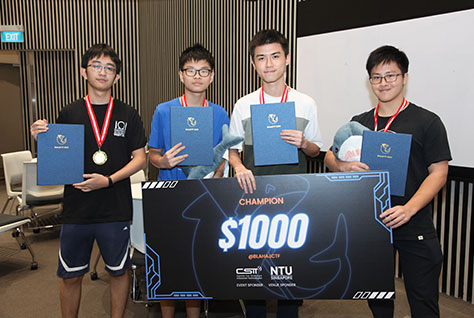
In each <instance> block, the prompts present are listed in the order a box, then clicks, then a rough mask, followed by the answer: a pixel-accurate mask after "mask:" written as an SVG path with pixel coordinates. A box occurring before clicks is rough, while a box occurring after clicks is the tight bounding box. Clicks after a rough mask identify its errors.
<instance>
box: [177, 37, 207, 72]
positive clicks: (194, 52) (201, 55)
mask: <svg viewBox="0 0 474 318" xmlns="http://www.w3.org/2000/svg"><path fill="white" fill-rule="evenodd" d="M201 60H205V61H206V62H207V63H209V66H210V67H211V70H214V65H215V63H214V57H212V54H211V52H209V50H208V49H206V48H205V47H204V46H202V45H201V44H199V43H196V44H194V45H193V46H190V47H188V48H187V49H186V50H184V51H183V52H182V53H181V55H180V56H179V69H180V70H181V71H182V70H183V67H184V64H186V63H187V62H189V61H196V62H197V61H201Z"/></svg>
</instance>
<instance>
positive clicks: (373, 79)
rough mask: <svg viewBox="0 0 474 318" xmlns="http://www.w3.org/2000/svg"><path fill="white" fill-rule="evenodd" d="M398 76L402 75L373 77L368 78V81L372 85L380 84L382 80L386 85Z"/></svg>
mask: <svg viewBox="0 0 474 318" xmlns="http://www.w3.org/2000/svg"><path fill="white" fill-rule="evenodd" d="M400 75H403V73H398V74H387V75H385V76H380V75H374V76H371V77H370V78H369V81H370V83H372V84H380V83H382V79H384V80H385V82H386V83H393V82H395V81H396V80H397V78H398V76H400Z"/></svg>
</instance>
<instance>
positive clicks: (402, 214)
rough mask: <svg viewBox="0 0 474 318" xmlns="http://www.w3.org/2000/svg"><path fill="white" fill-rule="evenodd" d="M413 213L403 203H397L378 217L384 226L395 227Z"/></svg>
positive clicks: (407, 219) (406, 220) (400, 224)
mask: <svg viewBox="0 0 474 318" xmlns="http://www.w3.org/2000/svg"><path fill="white" fill-rule="evenodd" d="M413 214H414V213H413V212H412V211H410V209H409V208H408V207H406V206H405V205H397V206H394V207H393V208H390V209H388V210H387V211H385V212H383V213H382V214H380V218H381V219H382V222H383V223H384V224H385V225H386V226H389V227H390V226H391V227H392V228H394V229H395V228H397V227H400V226H402V225H403V224H405V223H407V222H408V221H410V219H411V217H412V216H413Z"/></svg>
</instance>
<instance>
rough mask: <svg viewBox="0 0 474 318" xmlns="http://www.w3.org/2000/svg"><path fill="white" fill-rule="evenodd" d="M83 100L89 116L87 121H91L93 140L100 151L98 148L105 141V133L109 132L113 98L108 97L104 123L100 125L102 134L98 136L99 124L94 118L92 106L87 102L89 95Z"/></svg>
mask: <svg viewBox="0 0 474 318" xmlns="http://www.w3.org/2000/svg"><path fill="white" fill-rule="evenodd" d="M85 100H86V107H87V113H88V114H89V119H90V121H91V125H92V130H93V131H94V136H95V140H96V141H97V145H98V146H99V149H100V147H101V146H102V144H103V143H104V141H105V137H106V136H107V131H108V130H109V124H110V117H111V116H112V109H113V108H114V98H113V97H112V96H110V100H109V105H108V106H107V112H106V113H105V118H104V123H103V124H102V132H101V133H100V135H99V124H98V123H97V119H96V118H95V113H94V110H93V109H92V105H91V102H90V100H89V95H87V96H86V98H85Z"/></svg>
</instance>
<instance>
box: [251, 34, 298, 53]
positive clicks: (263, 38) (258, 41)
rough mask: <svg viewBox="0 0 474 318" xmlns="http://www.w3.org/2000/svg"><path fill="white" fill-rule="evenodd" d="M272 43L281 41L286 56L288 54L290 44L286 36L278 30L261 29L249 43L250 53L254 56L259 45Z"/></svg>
mask: <svg viewBox="0 0 474 318" xmlns="http://www.w3.org/2000/svg"><path fill="white" fill-rule="evenodd" d="M272 43H280V45H281V47H282V49H283V52H285V56H288V53H289V52H290V51H289V45H288V40H287V39H286V38H285V36H284V35H283V34H281V33H280V32H278V31H277V30H261V31H259V32H258V33H257V34H255V35H254V37H253V39H252V41H250V44H249V53H250V57H251V58H252V61H253V58H254V54H255V49H256V48H257V46H262V45H265V44H272Z"/></svg>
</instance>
